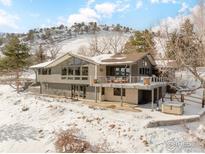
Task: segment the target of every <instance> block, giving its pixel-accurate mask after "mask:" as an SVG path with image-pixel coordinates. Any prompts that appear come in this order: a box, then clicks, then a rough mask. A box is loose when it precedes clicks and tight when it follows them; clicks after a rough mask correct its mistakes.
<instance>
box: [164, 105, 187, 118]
mask: <svg viewBox="0 0 205 154" xmlns="http://www.w3.org/2000/svg"><path fill="white" fill-rule="evenodd" d="M161 109H162V112H163V113H169V114H175V115H182V114H183V113H184V104H183V103H171V102H170V103H163V104H162V105H161Z"/></svg>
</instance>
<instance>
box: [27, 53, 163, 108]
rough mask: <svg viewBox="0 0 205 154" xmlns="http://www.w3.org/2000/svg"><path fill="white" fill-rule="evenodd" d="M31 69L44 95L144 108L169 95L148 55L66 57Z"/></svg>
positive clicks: (68, 54) (152, 60)
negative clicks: (166, 94)
mask: <svg viewBox="0 0 205 154" xmlns="http://www.w3.org/2000/svg"><path fill="white" fill-rule="evenodd" d="M31 68H32V69H34V70H35V72H36V74H37V76H36V77H37V78H36V79H37V82H39V83H40V85H41V92H42V93H44V94H52V95H64V96H66V97H71V98H76V97H78V98H82V99H92V100H96V101H99V102H100V101H117V102H127V103H132V104H145V103H149V102H152V103H154V101H156V100H159V99H160V98H161V97H162V96H163V95H165V91H166V82H165V81H164V80H163V79H162V78H158V77H156V76H155V75H154V69H155V68H156V63H155V60H154V59H153V57H152V56H151V55H150V54H149V53H130V54H105V55H100V56H96V57H92V58H90V57H85V56H81V55H78V54H73V53H67V54H65V55H63V56H62V57H60V58H57V59H56V60H53V61H50V62H46V63H41V64H38V65H34V66H32V67H31Z"/></svg>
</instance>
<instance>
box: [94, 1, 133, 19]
mask: <svg viewBox="0 0 205 154" xmlns="http://www.w3.org/2000/svg"><path fill="white" fill-rule="evenodd" d="M129 7H130V4H128V3H126V1H117V2H116V3H110V2H105V3H101V4H96V5H95V10H96V11H97V13H99V14H100V15H101V16H103V17H110V16H112V14H113V13H115V12H123V11H126V10H127V9H128V8H129Z"/></svg>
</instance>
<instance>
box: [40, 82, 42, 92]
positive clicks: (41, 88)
mask: <svg viewBox="0 0 205 154" xmlns="http://www.w3.org/2000/svg"><path fill="white" fill-rule="evenodd" d="M40 94H42V83H40Z"/></svg>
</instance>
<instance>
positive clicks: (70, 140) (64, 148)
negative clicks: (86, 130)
mask: <svg viewBox="0 0 205 154" xmlns="http://www.w3.org/2000/svg"><path fill="white" fill-rule="evenodd" d="M77 132H79V130H78V129H76V128H73V129H68V130H66V131H62V132H61V133H60V134H58V135H57V141H56V142H55V148H56V152H59V153H105V152H112V150H110V149H109V148H108V147H109V146H108V145H107V142H106V141H104V142H103V143H102V144H97V145H95V146H93V145H91V144H90V143H89V142H87V141H85V140H82V139H81V138H79V137H77V136H76V135H75V134H76V133H77Z"/></svg>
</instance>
